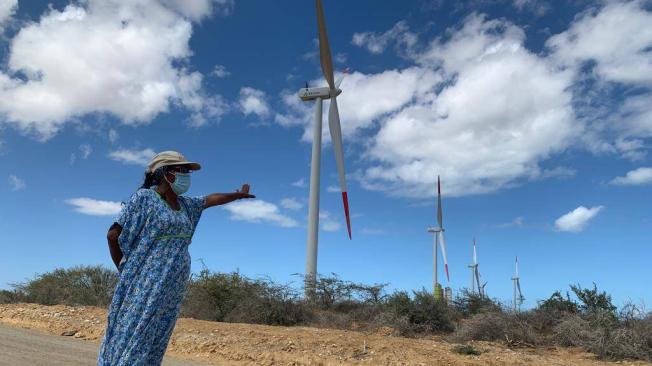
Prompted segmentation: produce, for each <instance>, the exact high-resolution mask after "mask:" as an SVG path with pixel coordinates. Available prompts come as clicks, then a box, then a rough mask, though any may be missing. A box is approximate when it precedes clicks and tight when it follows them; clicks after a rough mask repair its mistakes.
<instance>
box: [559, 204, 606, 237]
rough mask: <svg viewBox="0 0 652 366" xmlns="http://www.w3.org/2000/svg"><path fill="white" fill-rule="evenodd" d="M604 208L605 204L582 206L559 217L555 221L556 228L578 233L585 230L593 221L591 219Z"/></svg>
mask: <svg viewBox="0 0 652 366" xmlns="http://www.w3.org/2000/svg"><path fill="white" fill-rule="evenodd" d="M603 209H604V207H603V206H596V207H591V208H586V207H584V206H580V207H578V208H576V209H574V210H573V211H571V212H569V213H567V214H565V215H563V216H561V217H560V218H558V219H557V220H556V221H555V228H556V229H557V230H559V231H566V232H572V233H578V232H580V231H582V230H584V228H585V227H586V225H587V224H588V223H589V221H591V219H593V218H594V217H595V216H596V215H597V214H598V213H600V211H602V210H603Z"/></svg>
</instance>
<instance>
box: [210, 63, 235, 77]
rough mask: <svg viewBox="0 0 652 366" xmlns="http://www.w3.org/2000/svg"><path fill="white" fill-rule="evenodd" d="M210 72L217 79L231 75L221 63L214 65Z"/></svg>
mask: <svg viewBox="0 0 652 366" xmlns="http://www.w3.org/2000/svg"><path fill="white" fill-rule="evenodd" d="M211 74H212V75H213V76H215V77H216V78H219V79H221V78H225V77H227V76H229V75H231V73H230V72H229V71H228V70H227V69H226V67H225V66H223V65H215V67H214V68H213V72H212V73H211Z"/></svg>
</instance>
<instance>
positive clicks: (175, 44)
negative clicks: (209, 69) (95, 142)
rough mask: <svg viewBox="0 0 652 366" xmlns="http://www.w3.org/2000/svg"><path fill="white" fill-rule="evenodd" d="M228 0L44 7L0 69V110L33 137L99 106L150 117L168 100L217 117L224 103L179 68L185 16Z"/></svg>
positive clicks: (186, 36) (105, 0)
mask: <svg viewBox="0 0 652 366" xmlns="http://www.w3.org/2000/svg"><path fill="white" fill-rule="evenodd" d="M231 3H232V2H231V1H211V0H191V1H185V0H184V1H181V0H139V1H120V0H88V1H83V2H78V3H73V4H70V5H68V6H66V7H65V8H63V9H62V10H59V9H54V8H50V9H49V10H47V11H46V13H44V14H43V15H42V16H41V18H40V20H39V21H38V22H31V23H28V24H27V25H25V26H24V27H23V28H21V29H20V30H19V31H18V33H17V34H16V35H15V36H14V38H13V39H12V40H11V44H10V48H9V56H8V62H7V69H6V70H5V71H4V72H0V114H2V115H4V118H3V119H4V120H6V121H7V122H8V123H10V124H12V125H13V126H15V127H16V128H18V129H19V130H21V131H23V132H27V133H33V134H35V135H36V136H37V137H39V138H41V139H47V138H50V137H52V136H53V135H54V134H55V133H56V132H57V131H58V130H59V129H60V128H61V127H62V126H63V125H64V124H65V123H66V122H68V121H70V120H74V119H76V118H78V117H81V116H85V115H89V114H93V113H101V114H103V113H106V114H110V115H113V116H115V117H117V118H118V119H120V120H121V121H122V122H123V123H126V124H131V125H138V124H145V123H149V122H150V121H151V120H152V119H153V118H155V117H156V116H157V115H159V114H161V113H165V112H167V111H169V110H170V109H171V108H173V107H181V108H183V109H185V110H187V111H189V113H190V114H191V120H192V121H193V123H194V124H201V123H202V122H205V121H206V120H207V119H210V118H219V116H220V115H221V114H222V113H223V106H224V103H222V102H221V98H220V97H219V96H210V95H207V94H205V92H204V91H203V90H202V87H201V84H202V77H203V76H202V75H201V74H200V73H198V72H196V71H192V70H190V69H188V66H187V62H185V61H187V60H188V58H189V57H190V56H191V54H192V52H191V50H190V49H189V45H188V42H189V40H190V36H191V34H192V22H193V21H198V20H199V19H201V18H203V17H206V16H208V15H210V12H211V11H214V10H215V9H218V8H221V7H223V6H226V7H229V6H230V5H229V4H231Z"/></svg>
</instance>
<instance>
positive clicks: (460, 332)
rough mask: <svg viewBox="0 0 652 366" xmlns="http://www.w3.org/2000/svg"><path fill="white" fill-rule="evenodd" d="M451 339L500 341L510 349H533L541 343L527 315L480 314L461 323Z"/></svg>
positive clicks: (461, 340) (460, 340)
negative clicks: (523, 347) (525, 347)
mask: <svg viewBox="0 0 652 366" xmlns="http://www.w3.org/2000/svg"><path fill="white" fill-rule="evenodd" d="M451 338H452V339H453V340H454V341H458V342H466V341H501V342H505V343H506V344H507V345H508V346H511V347H521V346H529V347H534V346H537V345H539V344H541V343H542V342H541V340H540V336H539V335H538V334H537V333H536V331H535V330H534V328H533V327H532V326H531V325H530V324H529V322H528V317H527V315H525V314H507V313H502V312H490V313H480V314H476V315H474V316H472V317H471V318H470V319H468V320H465V321H462V323H461V325H460V326H459V327H458V328H457V330H456V331H455V332H454V333H453V335H452V336H451Z"/></svg>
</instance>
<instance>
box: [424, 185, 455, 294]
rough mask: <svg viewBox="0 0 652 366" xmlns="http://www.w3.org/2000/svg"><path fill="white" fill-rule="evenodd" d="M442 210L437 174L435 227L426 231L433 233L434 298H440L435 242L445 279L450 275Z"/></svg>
mask: <svg viewBox="0 0 652 366" xmlns="http://www.w3.org/2000/svg"><path fill="white" fill-rule="evenodd" d="M442 216H443V214H442V210H441V183H440V181H439V176H437V224H438V225H439V226H437V227H429V228H428V232H429V233H433V244H432V252H433V257H434V260H433V264H434V268H433V276H432V277H433V278H432V281H433V291H434V295H435V298H437V299H441V298H442V288H441V285H440V284H439V282H438V281H437V243H439V244H440V246H441V254H442V257H443V260H444V270H445V271H446V280H447V281H448V282H450V276H449V274H448V259H447V258H446V241H445V239H444V225H443V223H442Z"/></svg>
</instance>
